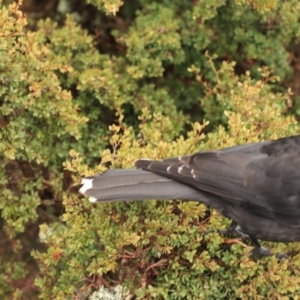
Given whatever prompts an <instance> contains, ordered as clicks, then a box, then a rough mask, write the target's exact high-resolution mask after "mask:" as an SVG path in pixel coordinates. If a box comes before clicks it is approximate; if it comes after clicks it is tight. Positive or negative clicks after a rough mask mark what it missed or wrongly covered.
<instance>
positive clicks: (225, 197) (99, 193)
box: [80, 135, 300, 255]
mask: <svg viewBox="0 0 300 300" xmlns="http://www.w3.org/2000/svg"><path fill="white" fill-rule="evenodd" d="M134 166H135V167H136V168H137V170H135V169H115V170H108V171H106V172H104V173H103V174H96V175H95V176H93V177H87V178H84V179H83V180H82V184H83V186H82V187H81V189H80V192H81V193H82V194H85V195H87V196H89V197H90V198H89V200H90V201H92V202H104V201H126V200H149V199H183V200H196V201H199V202H201V203H204V204H206V205H208V206H210V207H212V208H214V209H216V210H217V211H219V212H220V213H221V214H222V215H224V216H226V217H228V218H230V219H231V220H232V221H233V222H232V225H231V226H230V228H229V230H228V231H227V232H235V233H237V234H239V235H240V236H243V237H244V236H246V237H248V238H249V239H250V240H251V242H252V245H253V246H254V252H255V255H269V254H270V252H269V251H268V250H267V249H265V248H263V247H261V246H260V244H259V242H258V241H257V239H261V240H265V241H273V242H295V241H300V135H299V136H292V137H287V138H282V139H278V140H275V141H267V142H259V143H253V144H246V145H241V146H235V147H231V148H226V149H222V150H218V151H203V152H197V153H195V154H191V155H185V156H180V157H177V158H172V159H165V160H161V161H155V160H148V159H139V160H137V161H135V163H134Z"/></svg>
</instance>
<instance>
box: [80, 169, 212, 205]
mask: <svg viewBox="0 0 300 300" xmlns="http://www.w3.org/2000/svg"><path fill="white" fill-rule="evenodd" d="M82 184H83V186H82V187H81V188H80V190H79V191H80V192H81V193H82V194H84V195H86V196H88V197H89V200H90V201H91V202H98V201H101V202H105V201H108V202H111V201H126V200H151V199H183V200H198V201H201V202H203V203H207V202H208V199H207V198H206V197H205V195H204V194H202V193H201V192H199V191H197V190H195V189H193V188H191V187H188V186H186V185H183V184H181V183H179V182H176V181H173V180H171V179H168V178H165V177H162V176H159V175H157V174H154V173H151V172H149V171H145V170H135V169H127V170H126V169H114V170H108V171H106V172H104V173H103V174H96V175H95V176H93V177H87V178H84V179H83V180H82Z"/></svg>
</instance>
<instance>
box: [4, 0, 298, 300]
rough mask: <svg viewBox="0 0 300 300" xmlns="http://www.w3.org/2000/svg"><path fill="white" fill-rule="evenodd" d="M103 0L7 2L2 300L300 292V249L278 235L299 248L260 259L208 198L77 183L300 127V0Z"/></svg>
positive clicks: (285, 295) (251, 296) (277, 247)
mask: <svg viewBox="0 0 300 300" xmlns="http://www.w3.org/2000/svg"><path fill="white" fill-rule="evenodd" d="M66 2H67V3H68V1H66ZM49 3H51V0H49ZM89 3H92V4H93V5H94V6H91V5H89V6H84V7H85V9H86V10H83V12H82V14H81V15H80V14H79V15H78V14H75V12H74V11H75V9H74V11H73V13H72V8H70V14H69V15H65V14H62V13H58V12H57V11H53V12H52V13H49V12H47V14H48V15H51V16H53V18H52V19H49V18H45V19H40V20H36V19H33V18H27V17H26V16H25V15H24V14H23V13H22V12H21V9H23V10H24V11H26V9H27V10H28V9H32V10H34V8H33V7H32V8H28V7H27V8H26V6H21V8H20V6H19V4H21V3H19V4H16V3H13V4H10V5H4V3H2V4H1V14H0V24H1V26H2V27H1V28H3V29H2V32H1V33H0V34H1V40H2V43H1V47H0V51H1V55H0V67H1V73H0V81H1V83H2V84H1V86H0V97H1V98H0V99H1V111H0V135H1V142H0V149H1V154H2V155H1V162H2V163H1V167H0V174H1V176H0V178H1V179H0V184H1V190H0V194H1V197H0V211H1V222H0V226H1V227H0V228H1V234H2V237H3V238H2V244H1V248H0V249H1V252H0V262H1V263H0V270H1V272H0V273H1V274H0V296H1V297H2V298H3V299H32V298H33V297H35V298H37V297H39V298H40V299H72V298H75V299H79V298H88V297H90V296H91V295H92V294H93V292H94V291H98V290H100V288H101V286H104V287H105V288H108V289H110V290H111V291H113V288H114V287H115V286H117V285H120V286H122V287H123V288H124V290H126V291H128V293H127V294H129V296H130V295H132V296H133V295H135V296H136V297H137V298H138V299H265V298H270V299H279V298H280V299H289V298H294V299H296V297H297V296H296V295H298V294H299V293H300V291H299V279H298V278H299V270H298V267H297V266H298V265H299V259H300V258H299V255H298V254H297V252H298V251H299V246H297V244H287V245H285V244H280V243H278V244H272V243H264V244H265V245H267V246H269V247H270V248H272V250H273V251H274V252H288V253H290V254H292V255H291V257H290V258H289V259H287V260H285V261H284V262H281V263H279V262H278V261H277V260H276V258H274V257H268V258H264V259H263V260H261V261H259V262H253V261H252V260H251V259H250V258H249V256H248V254H249V251H250V249H251V247H250V246H248V245H246V244H244V243H243V242H242V241H240V240H236V239H234V240H232V239H228V238H224V237H221V236H220V235H218V234H216V233H214V234H211V235H205V236H204V235H203V233H204V232H206V231H207V230H209V229H212V228H222V227H226V226H227V225H228V224H229V220H227V219H225V218H223V217H221V216H219V215H218V214H217V213H216V212H215V211H210V210H209V209H208V208H207V207H205V206H204V205H202V204H199V203H195V202H181V201H172V202H169V201H164V202H162V201H158V200H153V201H149V202H144V203H143V202H142V203H137V202H130V203H107V204H101V205H95V204H91V203H88V201H87V200H86V199H83V198H82V197H80V196H79V195H78V193H77V190H78V183H79V182H80V179H81V177H82V176H88V175H92V174H93V173H94V172H96V171H100V172H102V171H104V170H105V169H106V168H108V167H109V168H119V167H124V168H125V167H126V168H127V167H131V165H132V162H133V161H134V160H135V159H136V158H139V157H151V158H154V159H161V158H164V157H172V156H177V155H182V154H187V153H192V152H195V151H199V150H204V149H218V148H223V147H228V146H232V145H235V144H242V143H248V142H256V141H259V140H265V139H275V138H278V137H283V136H288V135H292V134H296V133H297V132H298V131H299V129H298V125H297V122H296V119H295V117H294V116H293V115H292V114H291V112H293V111H295V112H297V102H295V103H296V105H294V106H293V99H294V98H293V97H292V94H291V92H290V90H288V89H287V88H286V87H285V86H286V83H287V82H289V81H290V76H291V74H292V72H293V65H292V64H291V63H290V61H289V59H288V57H289V52H288V51H292V50H291V49H296V45H297V44H298V41H299V29H298V28H299V26H298V15H299V13H298V10H299V9H300V5H299V4H298V2H297V1H291V0H290V1H285V2H284V3H283V2H276V1H275V0H274V1H271V0H270V1H252V2H251V3H252V4H251V5H250V4H248V3H244V1H227V2H225V1H211V2H210V3H209V5H208V2H203V1H198V2H195V3H194V2H186V3H185V2H184V3H183V2H182V1H161V2H159V3H153V1H145V0H141V1H139V2H135V3H133V2H132V1H125V2H124V4H123V6H121V5H122V3H121V2H120V1H107V0H103V1H89ZM78 5H79V4H78ZM119 9H120V11H119V12H118V10H119ZM85 11H88V12H89V13H90V14H93V15H94V16H95V18H94V19H93V20H90V19H89V18H88V19H85V14H84V12H85ZM102 11H104V12H102ZM117 12H118V13H117ZM105 14H107V15H105ZM110 14H112V15H110ZM113 15H115V16H113ZM97 22H98V23H97ZM97 24H98V25H97ZM99 24H101V26H100V25H99ZM103 28H104V29H103ZM107 32H108V33H107ZM104 37H107V39H105V38H104ZM127 296H128V295H127Z"/></svg>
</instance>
